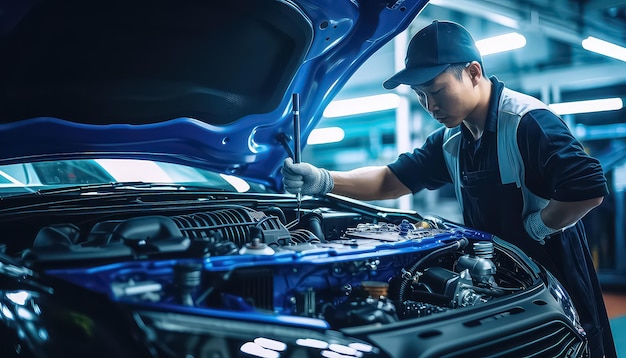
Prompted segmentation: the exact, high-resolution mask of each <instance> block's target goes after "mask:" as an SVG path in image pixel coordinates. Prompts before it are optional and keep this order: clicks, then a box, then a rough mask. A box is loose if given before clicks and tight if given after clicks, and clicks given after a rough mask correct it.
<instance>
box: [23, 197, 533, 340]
mask: <svg viewBox="0 0 626 358" xmlns="http://www.w3.org/2000/svg"><path fill="white" fill-rule="evenodd" d="M146 212H147V211H146ZM170 212H174V211H170ZM75 214H76V216H74V217H75V218H76V220H72V222H69V221H67V218H68V217H73V216H72V215H68V213H67V212H66V213H65V215H64V216H63V218H65V220H66V221H61V220H59V221H58V222H48V223H47V225H43V226H42V227H40V228H37V230H36V234H35V237H34V239H33V241H32V245H31V246H30V247H28V248H26V249H24V250H23V251H22V252H21V253H20V260H21V261H22V262H23V263H24V264H26V265H28V266H30V267H37V268H38V271H41V270H43V271H44V272H46V274H47V275H49V276H51V277H54V278H56V279H62V280H65V281H68V282H70V283H72V284H74V285H78V286H80V287H83V288H85V289H88V290H91V291H95V292H98V293H101V294H103V295H107V296H109V297H110V299H111V300H113V301H118V302H126V303H130V304H133V305H139V306H141V305H146V306H150V307H162V308H167V309H168V310H170V311H181V312H194V313H198V314H211V313H214V312H217V311H222V312H223V311H226V312H231V313H233V314H238V313H245V314H247V315H248V317H252V318H254V317H257V318H258V319H259V320H263V319H276V317H280V319H281V320H283V321H285V320H286V321H292V322H297V323H298V324H300V325H304V326H307V325H310V326H312V327H331V328H335V329H339V328H344V327H356V326H362V325H369V324H387V323H391V322H398V321H402V320H406V319H412V318H420V317H427V316H432V315H437V314H442V313H445V312H449V311H454V310H458V309H463V308H465V307H473V306H478V305H482V304H485V303H486V302H489V301H490V300H494V299H496V298H498V297H502V296H505V295H507V294H510V293H512V292H516V291H519V290H522V289H524V288H525V287H528V286H529V285H531V284H532V282H533V279H532V277H531V275H530V274H529V273H528V272H527V271H525V270H524V268H523V265H521V264H520V263H519V262H517V261H516V260H515V259H514V258H513V257H512V256H510V255H507V254H505V253H503V252H501V251H499V250H498V249H497V247H496V245H494V242H493V241H492V238H491V236H490V235H487V234H485V233H482V232H478V231H473V230H469V229H467V228H463V227H456V226H454V225H443V224H441V223H440V222H437V221H436V220H429V219H423V218H422V219H420V218H411V217H403V216H398V217H395V216H390V217H385V216H382V217H381V216H380V214H379V213H367V212H362V213H357V212H351V211H348V210H339V209H331V208H328V207H312V208H309V209H303V210H302V211H301V212H297V215H296V214H295V211H294V210H291V208H286V209H285V208H281V207H279V206H278V205H258V203H255V204H254V205H253V204H249V205H243V204H220V205H219V207H213V206H212V205H207V206H204V207H203V209H202V210H199V209H197V208H195V209H189V208H187V209H185V210H181V209H177V210H176V211H175V214H174V215H171V214H169V212H167V211H164V210H162V209H160V210H152V211H150V214H149V215H146V213H145V212H142V213H141V214H129V213H128V212H124V213H121V212H114V211H108V212H106V213H103V212H102V211H94V212H93V213H92V212H90V213H89V215H87V216H85V213H82V214H81V215H78V214H77V213H75ZM103 218H106V219H103Z"/></svg>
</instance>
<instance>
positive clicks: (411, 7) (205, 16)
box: [0, 0, 427, 189]
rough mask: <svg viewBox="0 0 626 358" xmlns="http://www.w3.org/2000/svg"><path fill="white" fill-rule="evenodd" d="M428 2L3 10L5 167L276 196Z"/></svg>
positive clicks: (119, 1) (36, 4) (65, 1)
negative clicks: (140, 168) (127, 169)
mask: <svg viewBox="0 0 626 358" xmlns="http://www.w3.org/2000/svg"><path fill="white" fill-rule="evenodd" d="M426 3H427V1H426V0H409V1H403V0H399V1H397V2H395V1H379V0H374V1H370V0H367V1H365V0H362V1H356V0H296V1H280V0H235V1H200V0H193V1H192V0H185V1H180V0H172V1H152V0H151V1H147V0H133V1H128V0H107V1H87V2H85V1H78V0H71V1H69V0H41V1H36V0H28V1H27V0H23V1H11V0H6V1H5V0H0V36H1V38H0V53H2V56H0V108H1V110H0V164H12V163H18V162H21V161H30V162H32V161H37V160H54V159H60V158H67V157H72V158H88V157H100V158H102V157H111V158H117V157H125V158H145V159H159V160H164V161H169V162H176V163H181V164H191V165H194V166H197V167H202V168H206V169H211V170H216V171H219V172H224V173H229V174H235V175H238V176H241V177H244V178H248V179H253V180H256V181H260V182H263V183H265V184H267V185H269V186H270V187H273V188H276V189H279V188H280V185H281V184H280V178H279V177H278V173H279V168H280V165H281V163H282V161H283V159H284V158H285V157H286V156H287V155H291V152H292V151H293V142H294V141H293V140H292V137H293V133H294V117H295V116H294V113H293V110H292V108H293V106H292V97H293V94H297V95H298V96H299V105H300V111H299V113H298V115H299V119H300V121H301V125H300V128H301V129H300V131H301V141H300V143H303V144H302V145H301V146H303V145H304V143H306V138H307V137H308V135H309V134H310V132H311V130H312V129H313V128H314V127H315V125H316V123H317V122H318V121H319V120H320V118H321V116H322V112H323V110H324V108H325V107H326V106H327V105H328V103H329V102H330V101H331V100H332V98H333V96H334V95H336V94H337V92H338V91H339V90H340V89H341V87H342V86H343V85H344V84H345V82H346V81H347V80H348V78H349V77H350V76H351V75H352V74H353V73H354V72H355V70H356V69H357V68H358V67H359V66H360V65H361V64H362V63H363V62H364V61H365V60H366V59H367V58H368V57H369V56H370V55H371V54H372V53H374V52H375V51H376V50H378V49H379V48H380V47H381V46H383V45H384V44H385V43H387V42H388V41H390V40H391V39H392V38H393V37H394V36H395V35H396V34H398V33H399V32H401V31H403V30H404V29H406V28H407V26H408V25H409V23H410V22H411V21H412V20H413V18H414V17H415V16H416V15H417V14H418V13H419V11H420V10H421V9H422V8H423V7H424V6H425V5H426Z"/></svg>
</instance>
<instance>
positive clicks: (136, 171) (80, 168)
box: [0, 159, 268, 197]
mask: <svg viewBox="0 0 626 358" xmlns="http://www.w3.org/2000/svg"><path fill="white" fill-rule="evenodd" d="M110 183H149V184H159V185H160V184H166V185H167V184H172V185H176V186H181V185H182V186H185V185H186V186H193V187H194V188H196V189H197V188H206V189H210V190H219V191H230V192H267V191H268V190H267V189H266V188H265V186H263V185H261V184H258V183H253V182H250V181H246V180H243V179H242V178H239V177H236V176H232V175H225V174H220V173H215V172H211V171H208V170H204V169H200V168H193V167H189V166H184V165H179V164H172V163H164V162H156V161H151V160H135V159H132V160H131V159H81V160H55V161H46V162H34V163H23V164H10V165H0V196H2V197H7V196H11V195H20V194H24V193H29V192H37V191H39V190H47V189H57V188H67V187H77V186H85V185H90V186H91V185H99V184H110Z"/></svg>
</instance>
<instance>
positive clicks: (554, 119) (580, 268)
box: [282, 21, 616, 357]
mask: <svg viewBox="0 0 626 358" xmlns="http://www.w3.org/2000/svg"><path fill="white" fill-rule="evenodd" d="M400 84H404V85H410V86H411V88H412V89H413V90H414V91H415V92H416V94H417V96H418V98H419V100H420V103H421V104H422V105H423V106H424V108H426V109H427V110H428V112H430V113H431V114H432V116H433V117H434V118H435V119H437V120H438V121H439V122H441V123H442V124H443V125H444V127H442V128H440V129H439V130H436V131H435V132H434V133H432V134H431V135H430V136H429V137H428V138H427V140H426V143H425V144H424V145H423V146H422V147H421V148H417V149H415V150H414V151H413V152H412V153H404V154H401V155H400V156H399V157H398V159H397V160H396V161H395V162H393V163H391V164H389V165H387V166H371V167H363V168H358V169H354V170H351V171H346V172H341V171H332V172H331V171H328V170H326V169H322V168H316V167H314V166H313V165H311V164H309V163H298V164H294V163H293V161H292V160H291V158H287V159H286V160H285V162H284V165H283V169H282V173H283V175H284V185H285V189H286V190H287V191H288V192H291V193H302V194H325V193H328V192H332V193H336V194H340V195H344V196H348V197H352V198H356V199H360V200H381V199H391V198H397V197H400V196H402V195H405V194H409V193H416V192H418V191H420V190H422V189H437V188H440V187H441V186H443V185H444V184H448V183H453V184H454V187H455V191H456V194H457V199H458V202H459V205H460V207H461V209H462V212H463V220H464V222H465V224H466V225H468V226H470V227H473V228H476V229H479V230H483V231H486V232H490V233H493V234H495V235H497V236H499V237H501V238H503V239H506V240H508V241H510V242H512V243H513V244H515V245H517V246H518V247H520V248H521V249H522V250H524V251H525V252H526V253H527V254H528V255H529V256H531V257H533V258H534V259H536V260H537V261H539V262H540V263H541V264H543V265H544V266H545V267H546V268H547V269H548V270H550V271H551V272H552V273H554V274H555V275H556V276H557V278H558V279H559V280H560V281H561V282H562V283H563V284H564V285H565V287H566V289H567V290H568V292H569V293H570V294H571V295H572V299H573V301H574V304H575V305H576V307H577V309H578V311H579V314H580V316H581V321H582V323H583V326H584V328H585V330H586V332H587V336H588V338H589V346H590V350H591V353H592V357H602V356H607V357H615V356H616V353H615V346H614V343H613V337H612V334H611V330H610V326H609V323H608V318H607V314H606V309H605V306H604V301H603V298H602V295H601V290H600V285H599V282H598V279H597V275H596V272H595V269H594V267H593V263H592V261H591V255H590V253H589V249H588V245H587V239H586V235H585V231H584V228H583V225H582V222H581V220H580V219H581V218H583V217H584V216H585V215H586V214H587V213H588V212H589V211H590V210H592V209H593V208H595V207H596V206H598V205H600V203H601V202H602V200H603V198H604V196H605V195H607V193H608V188H607V185H606V178H605V177H604V173H603V170H602V168H601V166H600V164H599V162H598V161H597V160H596V159H594V158H592V157H590V156H589V155H587V153H585V151H584V149H583V147H582V145H581V144H580V143H579V142H578V141H577V140H576V139H575V138H574V136H573V135H572V134H571V132H570V131H569V129H568V127H567V125H566V124H565V123H564V122H563V121H562V120H561V119H560V118H559V117H558V116H557V115H556V114H554V113H553V112H551V111H550V110H549V108H548V107H547V106H546V105H545V104H543V103H541V102H540V101H539V100H537V99H535V98H532V97H530V96H527V95H524V94H521V93H518V92H514V91H512V90H510V89H508V88H506V87H505V86H504V84H503V83H502V82H500V81H498V80H497V79H496V78H495V77H491V78H487V77H486V76H485V72H484V69H483V68H482V58H481V55H480V53H479V51H478V49H477V48H476V45H475V43H474V40H473V39H472V37H471V35H470V34H469V33H468V32H467V30H466V29H465V28H463V27H462V26H460V25H458V24H456V23H452V22H446V21H433V22H432V23H431V24H430V25H428V26H427V27H425V28H424V29H422V30H420V31H419V32H418V33H417V34H416V35H415V36H414V37H413V38H412V40H411V42H410V44H409V47H408V51H407V57H406V68H405V69H404V70H402V71H400V72H398V73H396V74H395V75H394V76H392V77H391V78H389V79H388V80H387V81H385V82H384V83H383V86H384V87H385V88H386V89H393V88H395V87H397V86H398V85H400Z"/></svg>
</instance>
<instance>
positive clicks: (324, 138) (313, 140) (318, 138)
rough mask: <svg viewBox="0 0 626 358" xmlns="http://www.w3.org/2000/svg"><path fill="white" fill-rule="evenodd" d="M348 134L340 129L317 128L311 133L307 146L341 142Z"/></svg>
mask: <svg viewBox="0 0 626 358" xmlns="http://www.w3.org/2000/svg"><path fill="white" fill-rule="evenodd" d="M345 136H346V132H344V130H343V129H341V128H339V127H327V128H317V129H314V130H312V131H311V134H310V135H309V138H308V139H307V141H306V144H326V143H336V142H341V141H342V140H343V138H344V137H345Z"/></svg>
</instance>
